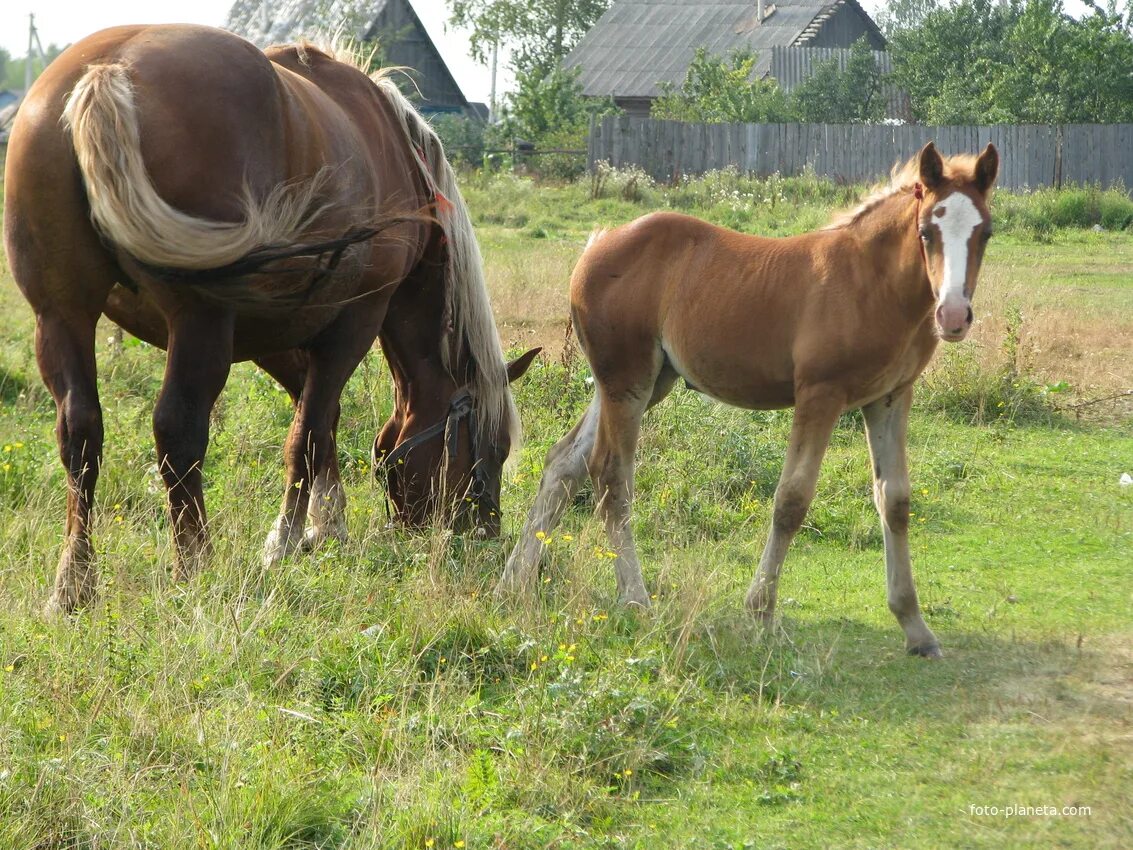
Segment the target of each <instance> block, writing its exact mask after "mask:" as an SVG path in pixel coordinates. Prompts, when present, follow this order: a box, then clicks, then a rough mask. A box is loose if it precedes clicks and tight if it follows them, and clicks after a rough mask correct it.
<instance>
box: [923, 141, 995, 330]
mask: <svg viewBox="0 0 1133 850" xmlns="http://www.w3.org/2000/svg"><path fill="white" fill-rule="evenodd" d="M918 169H919V182H918V184H917V186H916V189H915V191H916V193H917V198H918V201H919V203H918V207H917V227H918V229H919V235H920V240H921V247H922V250H923V253H924V259H925V271H926V273H927V274H928V279H929V283H930V284H931V286H932V293H933V295H934V296H935V298H936V313H935V317H936V329H937V332H938V333H939V334H940V338H941V339H943V340H945V341H946V342H959V341H960V340H962V339H964V337H966V336H967V335H968V331H969V330H970V329H971V327H972V318H973V315H972V294H973V293H974V292H975V289H976V278H977V277H978V275H979V271H980V263H982V262H983V256H984V248H985V247H986V246H987V241H988V239H990V238H991V213H990V212H988V206H987V202H988V198H989V197H990V194H991V188H992V186H994V185H995V177H996V174H997V173H998V172H999V153H998V152H997V151H996V149H995V146H994V145H990V144H989V145H988V146H987V147H986V148H985V149H984V151H983V153H981V154H980V155H979V156H978V157H952V158H950V159H949V160H948V161H947V163H945V161H944V160H943V159H942V158H941V156H940V153H939V151H937V149H936V146H935V145H934V144H933V143H932V142H929V143H928V144H927V145H925V146H924V148H923V149H922V150H921V152H920V157H919V159H918Z"/></svg>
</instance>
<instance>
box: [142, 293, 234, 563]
mask: <svg viewBox="0 0 1133 850" xmlns="http://www.w3.org/2000/svg"><path fill="white" fill-rule="evenodd" d="M234 326H235V322H234V318H233V315H232V313H231V312H229V311H225V310H222V309H219V308H213V307H205V306H201V305H190V306H186V307H184V308H183V309H181V310H178V311H177V312H176V313H174V314H173V318H172V319H171V320H170V327H169V352H168V355H167V356H166V360H165V379H164V381H163V382H162V386H161V394H160V395H159V396H158V399H157V404H156V405H155V406H154V409H153V436H154V441H155V443H156V445H157V458H158V468H159V469H160V470H161V477H162V478H163V479H164V481H165V487H166V490H167V492H168V496H169V514H170V518H171V519H172V522H173V542H174V545H175V550H176V552H175V555H176V559H175V562H174V568H173V577H174V579H176V580H178V581H180V580H183V579H186V578H188V577H189V576H191V575H192V574H193V573H194V572H195V571H196V570H197V569H198V568H199V567H200V566H202V565H203V563H204V562H205V561H206V560H207V559H208V557H209V553H210V546H209V540H208V530H207V528H206V525H205V522H206V515H205V500H204V490H203V486H202V485H203V481H202V466H203V464H204V459H205V451H206V449H207V448H208V438H209V413H210V412H211V411H212V407H213V404H215V403H216V399H217V397H218V396H219V395H220V391H221V390H222V389H224V383H225V381H226V380H227V379H228V372H229V369H230V368H231V366H232V334H233V329H234Z"/></svg>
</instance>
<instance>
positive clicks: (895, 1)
mask: <svg viewBox="0 0 1133 850" xmlns="http://www.w3.org/2000/svg"><path fill="white" fill-rule="evenodd" d="M939 8H940V0H889V3H888V4H887V5H886V6H885V7H884V8H882V9H881V10H880V11H879V12H878V15H877V26H878V27H879V28H880V29H881V31H882V32H883V33H884V34H885V37H886V38H889V37H891V36H892V35H893V33H895V32H900V31H901V30H911V29H916V28H917V27H919V26H920V25H921V24H923V23H924V21H925V18H927V17H928V16H929V15H930V14H931V13H932V12H935V11H936V10H937V9H939Z"/></svg>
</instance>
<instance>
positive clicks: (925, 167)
mask: <svg viewBox="0 0 1133 850" xmlns="http://www.w3.org/2000/svg"><path fill="white" fill-rule="evenodd" d="M920 172H921V183H923V184H924V186H925V188H926V189H935V188H936V187H937V186H939V185H940V183H941V181H942V180H944V160H943V159H941V158H940V151H938V150H937V149H936V145H935V144H933V143H932V142H929V143H928V144H927V145H925V146H924V147H923V148H921V155H920Z"/></svg>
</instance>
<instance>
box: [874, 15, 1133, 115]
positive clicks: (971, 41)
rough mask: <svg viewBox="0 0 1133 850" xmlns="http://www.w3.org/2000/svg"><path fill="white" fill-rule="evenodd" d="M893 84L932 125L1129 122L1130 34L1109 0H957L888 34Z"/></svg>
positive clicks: (1132, 102)
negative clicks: (1085, 6) (1105, 0)
mask: <svg viewBox="0 0 1133 850" xmlns="http://www.w3.org/2000/svg"><path fill="white" fill-rule="evenodd" d="M889 47H890V52H891V54H892V57H893V77H894V81H895V82H896V83H897V85H899V86H900V87H901V88H903V89H904V90H905V91H907V92H908V93H909V96H910V99H911V101H912V107H913V112H914V114H915V116H916V117H917V119H919V120H921V121H925V122H927V123H934V124H972V123H994V122H1005V123H1011V122H1018V123H1063V122H1083V123H1093V122H1100V123H1110V122H1121V121H1130V120H1133V76H1131V75H1130V72H1129V69H1130V68H1133V36H1131V34H1130V31H1129V22H1128V18H1127V17H1126V16H1123V14H1122V13H1119V12H1118V11H1117V7H1116V3H1114V2H1113V0H1111V2H1110V7H1109V8H1108V9H1101V8H1099V7H1096V6H1095V7H1094V12H1093V13H1092V14H1090V15H1087V16H1086V17H1084V18H1082V19H1081V20H1076V19H1074V18H1071V17H1070V16H1068V15H1067V14H1066V13H1065V11H1064V9H1063V5H1062V0H1012V3H1011V4H1010V5H1007V6H1001V5H999V4H998V3H996V2H994V0H963V2H960V3H958V4H957V5H955V6H952V7H948V8H940V9H937V10H935V11H933V12H931V13H929V14H928V15H927V16H926V17H925V19H924V22H923V23H922V24H921V25H920V26H918V27H913V28H909V29H903V30H899V31H896V32H894V33H893V34H892V36H891V37H890V42H889Z"/></svg>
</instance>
